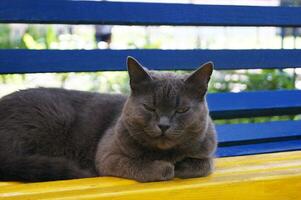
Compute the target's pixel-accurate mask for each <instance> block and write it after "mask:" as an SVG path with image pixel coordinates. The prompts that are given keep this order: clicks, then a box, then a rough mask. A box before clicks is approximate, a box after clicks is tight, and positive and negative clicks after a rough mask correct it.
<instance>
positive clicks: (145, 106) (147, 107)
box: [142, 104, 156, 112]
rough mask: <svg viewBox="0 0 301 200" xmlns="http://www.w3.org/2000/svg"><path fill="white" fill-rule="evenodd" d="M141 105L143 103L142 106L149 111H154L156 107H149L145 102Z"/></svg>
mask: <svg viewBox="0 0 301 200" xmlns="http://www.w3.org/2000/svg"><path fill="white" fill-rule="evenodd" d="M142 105H143V107H144V108H145V109H146V110H148V111H151V112H156V109H155V108H153V107H151V106H148V105H146V104H142Z"/></svg>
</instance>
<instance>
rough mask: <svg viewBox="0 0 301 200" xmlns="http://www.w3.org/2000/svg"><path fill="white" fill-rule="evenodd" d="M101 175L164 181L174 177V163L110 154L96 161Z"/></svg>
mask: <svg viewBox="0 0 301 200" xmlns="http://www.w3.org/2000/svg"><path fill="white" fill-rule="evenodd" d="M97 170H98V173H99V175H101V176H117V177H123V178H129V179H135V180H137V181H139V182H153V181H165V180H170V179H172V178H174V165H173V164H172V163H170V162H167V161H163V160H155V161H150V160H142V159H139V158H137V159H133V158H129V157H125V156H124V155H111V156H108V157H106V159H105V160H102V162H101V163H98V166H97Z"/></svg>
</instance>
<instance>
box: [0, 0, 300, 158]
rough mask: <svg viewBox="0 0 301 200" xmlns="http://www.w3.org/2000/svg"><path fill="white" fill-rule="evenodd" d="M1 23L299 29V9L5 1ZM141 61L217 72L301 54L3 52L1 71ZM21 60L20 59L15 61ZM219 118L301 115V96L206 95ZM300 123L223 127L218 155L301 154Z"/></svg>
mask: <svg viewBox="0 0 301 200" xmlns="http://www.w3.org/2000/svg"><path fill="white" fill-rule="evenodd" d="M0 23H42V24H113V25H173V26H174V25H177V26H192V25H193V26H278V27H286V26H289V27H299V26H301V8H299V7H251V6H209V5H192V4H160V3H121V2H97V1H67V0H43V1H34V0H27V1H24V0H1V1H0ZM128 55H132V56H134V57H137V58H138V59H139V60H141V61H142V64H144V65H145V66H147V67H149V68H150V69H156V70H175V69H181V70H191V69H195V67H197V66H198V65H199V64H200V63H202V62H207V61H208V60H212V61H214V63H215V69H216V70H224V69H226V70H228V69H284V68H288V67H289V68H297V67H301V50H299V49H293V50H271V49H269V50H268V49H264V50H254V49H249V50H200V49H197V50H158V49H152V50H149V49H148V50H146V49H139V50H24V49H2V50H0V73H3V74H5V73H34V72H92V71H105V70H107V71H108V70H110V71H114V70H125V58H126V57H127V56H128ZM16 58H17V59H16ZM208 103H209V107H210V110H211V115H212V117H213V118H214V119H230V118H240V117H254V116H272V115H288V114H300V113H301V91H299V90H291V91H273V92H272V91H259V92H242V93H237V94H234V93H221V94H210V95H208ZM300 127H301V122H300V121H287V122H270V123H263V124H236V125H221V126H218V127H217V129H218V131H219V142H220V143H219V149H218V155H219V156H233V155H244V154H254V153H264V152H274V151H283V150H296V149H301V141H300V138H301V129H300Z"/></svg>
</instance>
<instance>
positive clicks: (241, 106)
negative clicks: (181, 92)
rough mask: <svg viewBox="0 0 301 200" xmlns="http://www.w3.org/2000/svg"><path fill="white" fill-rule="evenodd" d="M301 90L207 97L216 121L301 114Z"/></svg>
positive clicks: (224, 94) (209, 95)
mask: <svg viewBox="0 0 301 200" xmlns="http://www.w3.org/2000/svg"><path fill="white" fill-rule="evenodd" d="M300 99H301V90H276V91H255V92H239V93H227V92H225V93H213V94H208V95H207V101H208V105H209V109H210V115H211V116H212V117H213V118H214V119H230V118H242V117H247V118H249V117H256V116H273V115H289V114H292V115H294V114H300V113H301V101H300Z"/></svg>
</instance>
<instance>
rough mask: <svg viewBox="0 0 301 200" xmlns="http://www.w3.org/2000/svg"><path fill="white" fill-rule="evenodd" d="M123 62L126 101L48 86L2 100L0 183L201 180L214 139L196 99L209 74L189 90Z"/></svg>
mask: <svg viewBox="0 0 301 200" xmlns="http://www.w3.org/2000/svg"><path fill="white" fill-rule="evenodd" d="M129 62H130V63H129V74H130V78H131V88H132V94H131V95H130V96H129V97H126V96H123V95H110V94H98V93H89V92H80V91H72V90H63V89H49V88H48V89H46V88H39V89H29V90H23V91H19V92H16V93H13V94H11V95H8V96H6V97H3V98H2V99H1V100H0V160H1V162H0V180H21V181H48V180H59V179H72V178H83V177H92V176H107V175H109V176H118V177H125V178H132V179H136V180H138V181H142V182H147V181H160V180H169V179H172V178H173V177H174V176H177V177H181V178H188V177H198V176H205V175H208V174H209V173H210V172H211V171H212V168H213V163H212V157H213V154H214V151H215V148H216V138H215V130H214V126H213V124H212V122H211V119H210V117H209V115H208V109H207V105H206V100H205V99H204V98H203V97H204V95H205V92H206V88H207V83H208V81H209V78H210V75H211V72H212V69H211V72H210V70H209V72H206V71H205V72H202V73H203V74H206V76H203V77H202V76H201V78H202V79H204V83H202V86H201V87H200V88H199V89H197V90H194V89H193V88H190V85H191V86H192V84H190V83H188V81H191V82H194V81H196V80H194V79H195V76H196V75H194V76H192V78H189V80H188V81H187V80H186V81H184V80H185V79H187V77H184V76H176V75H174V74H156V73H150V74H148V73H147V72H145V71H144V70H143V69H142V68H141V67H139V65H138V63H136V62H135V61H134V60H131V59H130V60H129ZM208 74H209V75H208ZM197 75H198V74H197ZM206 78H207V79H208V80H206ZM198 81H199V80H198ZM186 82H187V83H186ZM188 85H189V87H188ZM203 86H204V87H203ZM197 93H199V94H198V95H197ZM194 95H195V97H194Z"/></svg>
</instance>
